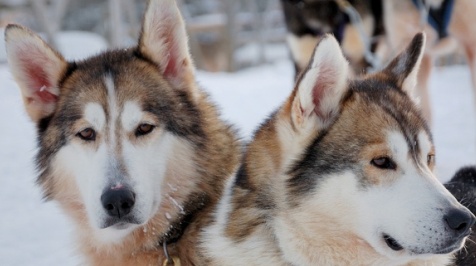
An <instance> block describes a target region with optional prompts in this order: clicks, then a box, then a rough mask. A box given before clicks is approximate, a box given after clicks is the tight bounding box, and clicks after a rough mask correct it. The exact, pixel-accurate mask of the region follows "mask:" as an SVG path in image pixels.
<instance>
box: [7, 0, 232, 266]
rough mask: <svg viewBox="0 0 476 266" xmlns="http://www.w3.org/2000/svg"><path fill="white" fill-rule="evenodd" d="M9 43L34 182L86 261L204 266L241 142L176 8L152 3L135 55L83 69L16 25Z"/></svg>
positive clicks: (114, 55)
mask: <svg viewBox="0 0 476 266" xmlns="http://www.w3.org/2000/svg"><path fill="white" fill-rule="evenodd" d="M5 36H6V48H7V54H8V61H9V65H10V68H11V71H12V73H13V76H14V78H15V80H16V81H17V83H18V85H19V87H20V90H21V93H22V97H23V101H24V105H25V109H26V111H27V113H28V115H29V116H30V118H31V119H32V120H33V122H34V123H36V125H37V131H38V146H39V151H38V154H37V157H36V161H37V165H38V169H39V177H38V184H39V185H40V186H41V187H42V189H43V191H44V194H45V197H46V198H47V199H49V200H55V201H57V202H58V203H59V205H60V206H61V207H62V209H63V210H64V211H65V212H66V213H67V214H68V215H69V216H71V217H72V219H73V220H74V222H75V225H76V227H77V228H76V229H77V231H76V233H77V237H78V239H79V247H80V249H81V251H82V253H83V254H84V257H85V261H86V263H87V264H88V265H162V264H164V265H165V264H166V263H169V262H170V263H171V262H172V260H173V262H175V265H178V264H179V263H181V264H182V265H203V263H202V262H201V260H200V259H201V256H200V253H199V251H198V250H197V242H196V241H197V236H198V233H199V232H200V230H201V227H203V226H204V225H205V224H207V223H208V222H209V220H210V218H211V215H210V214H211V211H212V210H213V206H214V205H215V204H216V203H217V202H218V199H219V198H220V197H221V192H222V191H223V189H224V185H225V179H226V177H227V176H229V175H231V174H232V173H233V171H235V170H236V167H237V164H238V161H239V158H238V157H239V143H238V142H237V140H236V138H235V132H234V131H233V130H232V128H231V127H230V126H229V125H227V124H226V123H224V122H223V121H221V120H220V118H219V114H218V113H217V110H216V108H215V107H214V105H213V104H211V103H210V101H209V100H208V99H207V95H206V94H205V93H204V92H202V91H201V90H199V88H198V85H197V84H196V82H195V78H194V72H195V70H194V66H193V65H192V60H191V58H190V55H189V51H188V44H187V37H186V33H185V27H184V22H183V20H182V18H181V15H180V13H179V10H178V8H177V6H176V4H175V2H174V1H173V0H151V1H150V2H149V5H148V8H147V10H146V14H145V16H144V21H143V28H142V32H141V35H140V38H139V42H138V45H137V47H133V48H129V49H122V50H114V51H106V52H104V53H101V54H99V55H97V56H94V57H92V58H89V59H86V60H82V61H77V62H67V61H65V59H64V58H63V57H62V55H61V54H59V53H58V52H56V51H54V50H53V49H52V48H51V47H49V46H48V45H47V44H46V43H45V42H44V41H43V40H41V39H40V38H39V37H38V36H37V35H35V34H34V33H32V32H31V31H29V30H28V29H26V28H23V27H22V26H19V25H9V26H8V27H7V28H6V32H5ZM166 253H168V254H166ZM167 258H169V259H167ZM167 265H169V264H167Z"/></svg>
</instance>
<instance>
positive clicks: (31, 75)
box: [5, 24, 68, 122]
mask: <svg viewBox="0 0 476 266" xmlns="http://www.w3.org/2000/svg"><path fill="white" fill-rule="evenodd" d="M5 46H6V51H7V59H8V64H9V67H10V71H11V73H12V74H13V77H14V78H15V80H16V82H17V84H18V85H19V87H20V90H21V93H22V97H23V103H24V105H25V109H26V111H27V113H28V115H29V116H30V118H31V119H32V120H33V121H34V122H38V121H39V120H40V119H42V118H44V117H47V116H49V115H51V114H52V113H53V111H54V109H55V108H56V104H57V101H58V96H59V93H60V92H59V88H58V82H59V80H60V78H61V77H62V76H63V75H64V73H65V71H66V69H67V66H68V63H67V62H66V60H65V59H64V58H63V57H62V56H61V55H60V54H59V53H58V52H56V51H55V50H53V49H52V48H51V47H50V46H49V45H48V44H46V42H44V41H43V40H42V39H41V38H40V37H39V36H38V35H36V34H35V33H33V32H31V31H30V30H29V29H27V28H24V27H22V26H19V25H15V24H10V25H8V26H7V28H6V29H5Z"/></svg>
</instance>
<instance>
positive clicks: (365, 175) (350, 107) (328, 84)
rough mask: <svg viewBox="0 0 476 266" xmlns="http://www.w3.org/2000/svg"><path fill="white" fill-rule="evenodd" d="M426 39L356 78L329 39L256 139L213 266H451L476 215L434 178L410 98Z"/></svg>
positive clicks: (206, 237) (222, 208)
mask: <svg viewBox="0 0 476 266" xmlns="http://www.w3.org/2000/svg"><path fill="white" fill-rule="evenodd" d="M424 45H425V36H424V34H418V35H416V36H415V38H414V39H413V41H412V42H411V44H410V45H409V47H408V48H407V49H406V50H405V51H404V52H402V53H401V54H400V55H399V56H397V57H396V58H395V59H394V60H393V61H392V62H391V63H390V64H389V65H388V66H387V67H386V68H385V69H384V70H382V71H380V72H377V73H374V74H369V75H367V76H364V77H362V78H360V79H354V80H350V79H349V74H348V72H349V67H348V64H347V61H346V59H345V58H344V56H343V54H342V52H341V50H340V47H339V44H338V43H337V41H336V40H335V39H334V38H333V37H332V36H330V35H326V36H325V37H324V38H323V39H322V40H321V41H320V42H319V44H318V45H317V47H316V49H315V51H314V54H313V56H312V59H311V61H310V63H309V65H308V66H307V69H306V70H305V71H304V72H303V73H302V74H301V76H300V77H299V79H298V81H297V83H296V86H295V88H294V90H293V92H292V93H291V95H290V96H289V98H288V99H287V100H286V102H285V103H284V105H282V106H281V107H280V108H279V109H278V110H277V111H276V112H275V113H273V114H272V115H271V116H270V117H269V119H267V120H266V121H265V122H264V123H263V124H262V125H261V127H259V129H258V130H257V131H256V132H255V135H254V138H253V140H252V141H251V142H250V143H249V144H248V147H247V151H246V152H245V155H244V157H243V159H242V164H241V165H240V167H239V169H238V170H237V173H236V174H235V175H234V176H233V177H232V178H230V180H229V181H228V182H227V186H226V191H225V193H224V197H223V198H222V199H221V201H220V203H219V204H218V207H217V210H216V215H215V220H214V222H213V223H212V224H211V225H210V226H208V227H206V228H205V230H204V232H203V235H202V240H201V242H202V245H203V247H204V248H205V249H206V254H207V255H208V257H209V258H210V263H209V265H296V266H297V265H447V264H448V263H450V262H451V260H452V256H453V255H452V253H453V252H455V251H457V250H458V249H460V248H461V247H462V246H463V245H464V243H465V240H466V238H467V236H468V235H469V234H470V231H471V226H472V225H473V224H474V222H475V217H474V216H473V215H472V214H471V212H470V211H469V210H468V209H467V208H465V207H464V206H462V205H461V204H459V203H458V202H457V201H456V199H455V198H454V197H453V196H452V195H451V194H450V193H449V192H448V190H446V189H445V187H444V186H443V185H442V184H441V183H440V182H439V181H438V180H437V178H436V177H435V176H434V174H433V168H434V158H435V150H434V146H433V143H432V137H431V133H430V130H429V128H428V126H427V125H426V123H425V120H424V119H423V117H422V116H421V114H420V112H419V110H418V108H417V107H416V105H415V104H414V102H413V100H412V98H411V97H410V95H411V93H412V90H413V88H414V87H415V82H416V77H417V72H418V68H419V65H420V62H421V58H422V56H423V47H424Z"/></svg>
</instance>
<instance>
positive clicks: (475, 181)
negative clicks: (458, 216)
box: [445, 166, 476, 266]
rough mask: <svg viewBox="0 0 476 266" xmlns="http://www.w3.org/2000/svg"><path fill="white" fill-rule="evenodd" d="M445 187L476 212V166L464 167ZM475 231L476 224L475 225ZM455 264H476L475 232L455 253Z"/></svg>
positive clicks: (461, 265) (465, 265)
mask: <svg viewBox="0 0 476 266" xmlns="http://www.w3.org/2000/svg"><path fill="white" fill-rule="evenodd" d="M445 187H446V188H447V189H448V190H449V191H450V192H451V193H452V194H453V195H454V196H455V198H456V199H457V200H458V201H459V202H461V204H463V205H464V206H466V207H468V209H469V210H470V211H471V212H472V213H473V214H476V166H468V167H463V168H461V169H460V170H458V172H456V174H455V175H454V176H453V178H452V179H451V180H450V181H449V182H448V183H446V184H445ZM472 229H473V231H474V229H476V225H473V228H472ZM455 257H456V260H455V265H458V266H467V265H476V237H475V236H474V232H473V234H472V235H470V237H469V239H468V241H467V242H466V246H465V247H464V248H463V249H461V250H460V251H459V252H458V253H456V254H455Z"/></svg>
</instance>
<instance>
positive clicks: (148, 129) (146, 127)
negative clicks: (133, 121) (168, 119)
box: [136, 124, 155, 136]
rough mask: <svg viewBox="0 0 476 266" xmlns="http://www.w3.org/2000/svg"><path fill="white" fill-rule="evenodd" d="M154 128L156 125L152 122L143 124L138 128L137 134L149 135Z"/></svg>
mask: <svg viewBox="0 0 476 266" xmlns="http://www.w3.org/2000/svg"><path fill="white" fill-rule="evenodd" d="M154 128H155V126H153V125H151V124H141V125H139V126H138V127H137V129H136V136H143V135H147V134H149V133H150V132H152V130H154Z"/></svg>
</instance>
